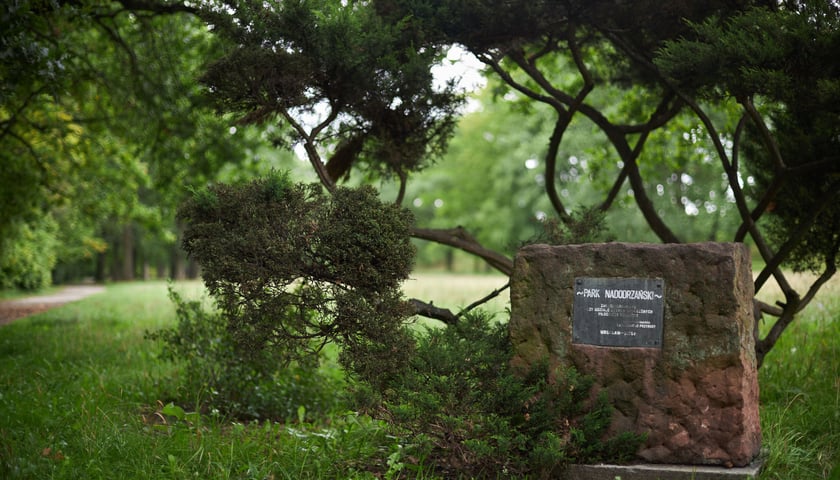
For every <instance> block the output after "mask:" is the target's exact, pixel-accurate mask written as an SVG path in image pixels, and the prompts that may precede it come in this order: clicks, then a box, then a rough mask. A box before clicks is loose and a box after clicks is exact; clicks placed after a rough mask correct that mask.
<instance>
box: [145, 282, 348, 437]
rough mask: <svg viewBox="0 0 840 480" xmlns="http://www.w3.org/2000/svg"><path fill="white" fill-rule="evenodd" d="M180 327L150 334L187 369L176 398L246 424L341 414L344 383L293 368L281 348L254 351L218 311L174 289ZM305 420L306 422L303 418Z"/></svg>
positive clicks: (311, 369) (309, 367)
mask: <svg viewBox="0 0 840 480" xmlns="http://www.w3.org/2000/svg"><path fill="white" fill-rule="evenodd" d="M169 297H170V299H171V300H172V302H173V303H174V304H175V309H176V310H175V314H176V317H177V320H178V321H177V325H176V326H175V327H173V328H169V329H164V330H159V331H156V332H153V333H151V334H149V336H148V337H149V338H150V339H152V340H155V341H159V342H161V344H162V345H163V357H162V358H165V359H167V360H170V361H173V362H175V364H176V365H179V366H182V367H183V376H182V377H181V378H182V380H181V384H180V385H179V386H178V391H177V392H176V393H175V395H176V398H179V399H184V400H191V399H192V398H193V396H195V400H194V404H193V405H195V406H198V407H201V408H202V410H203V411H205V412H209V411H217V412H221V413H223V414H224V415H227V416H232V417H234V418H242V419H274V420H289V419H293V418H295V417H296V415H297V414H298V413H297V412H298V410H299V409H301V408H303V409H305V411H306V412H308V414H309V415H310V416H312V417H313V418H325V417H326V416H327V415H328V414H330V413H332V412H333V411H334V410H336V409H340V402H341V397H340V395H336V390H340V389H341V388H342V382H341V381H340V380H339V379H336V378H331V377H328V376H327V374H326V372H322V371H319V370H318V369H317V368H316V367H314V366H313V365H308V364H293V365H289V364H288V362H287V361H286V359H285V358H284V356H283V352H282V351H279V350H277V349H270V348H265V349H259V350H257V351H253V350H251V349H249V348H247V346H245V345H243V344H242V343H241V342H239V341H237V340H236V336H235V335H236V332H234V331H232V330H231V329H230V328H229V325H228V323H227V321H226V319H225V318H224V317H223V316H222V315H220V314H219V313H218V312H211V311H208V310H207V309H206V308H205V306H204V305H202V303H201V302H199V301H195V300H185V299H184V298H183V297H182V296H181V295H180V294H178V292H176V291H175V290H174V289H173V288H172V287H170V289H169ZM301 420H302V419H301Z"/></svg>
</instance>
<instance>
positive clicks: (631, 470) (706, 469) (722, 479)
mask: <svg viewBox="0 0 840 480" xmlns="http://www.w3.org/2000/svg"><path fill="white" fill-rule="evenodd" d="M764 461H765V456H764V455H760V456H759V457H757V458H756V459H755V460H753V461H752V463H750V464H749V465H747V466H745V467H734V468H726V467H718V466H708V465H665V464H655V463H643V464H633V465H606V464H600V465H570V466H569V467H568V469H567V470H566V478H570V479H574V480H615V479H616V478H620V479H621V480H666V479H667V480H756V479H757V478H758V474H759V473H760V472H761V469H762V468H763V467H764Z"/></svg>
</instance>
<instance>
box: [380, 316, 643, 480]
mask: <svg viewBox="0 0 840 480" xmlns="http://www.w3.org/2000/svg"><path fill="white" fill-rule="evenodd" d="M512 353H513V352H512V346H511V344H510V341H509V338H508V333H507V325H505V324H500V323H494V322H491V320H490V319H489V318H488V317H487V316H486V315H485V314H483V313H481V312H479V313H474V314H473V313H471V314H468V315H466V316H465V317H464V318H463V319H462V321H461V322H459V323H458V324H457V325H456V326H453V327H448V328H442V329H432V330H429V331H428V332H427V334H425V335H422V336H418V337H417V350H416V353H415V355H414V356H413V357H412V359H411V362H410V364H409V367H408V368H407V369H405V370H404V371H403V374H402V376H401V377H400V379H399V381H398V382H395V383H394V384H392V385H390V388H388V389H387V390H386V391H384V392H383V393H382V397H381V400H382V403H381V406H380V408H381V410H380V411H379V413H380V414H383V415H385V416H386V417H387V418H388V419H389V421H390V422H391V423H392V424H393V425H395V426H396V427H398V428H399V429H401V431H402V432H403V433H404V434H405V435H408V436H411V437H412V438H414V439H415V440H418V441H419V442H418V443H416V444H415V445H417V447H416V448H417V449H418V452H414V456H415V457H417V458H426V459H427V460H426V462H427V463H431V464H433V465H434V466H435V467H436V468H437V469H438V470H439V471H440V473H442V474H444V475H445V476H448V475H465V476H467V477H475V478H482V477H490V478H498V477H507V476H517V475H522V474H530V475H536V476H537V477H540V478H542V477H548V476H551V475H552V474H554V473H556V472H557V470H558V469H559V468H560V467H562V466H563V465H566V464H567V463H569V462H597V461H602V460H610V461H621V460H627V459H628V458H630V457H632V455H633V454H634V453H635V451H636V449H637V448H638V447H639V445H640V442H641V441H642V438H640V437H639V436H637V435H632V434H622V435H619V436H618V437H615V438H609V439H605V438H603V435H604V433H605V432H606V429H607V427H608V426H609V423H610V418H611V413H612V407H611V406H610V405H609V403H608V402H607V399H606V398H605V397H603V396H602V397H599V398H598V399H597V401H596V402H594V404H591V403H592V402H590V398H589V397H590V392H591V387H592V383H593V382H592V379H591V378H589V377H585V376H581V375H580V374H578V373H577V372H576V371H575V370H569V371H567V372H556V375H555V376H554V377H555V378H556V381H549V377H550V376H549V369H548V367H547V366H546V365H538V366H536V367H535V368H533V369H531V370H530V371H527V372H518V371H515V370H514V369H513V368H512V367H511V363H510V361H511V358H512ZM590 404H591V405H590Z"/></svg>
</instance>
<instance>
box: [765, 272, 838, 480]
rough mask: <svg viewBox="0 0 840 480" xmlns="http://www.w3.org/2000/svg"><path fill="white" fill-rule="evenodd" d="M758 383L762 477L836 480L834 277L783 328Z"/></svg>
mask: <svg viewBox="0 0 840 480" xmlns="http://www.w3.org/2000/svg"><path fill="white" fill-rule="evenodd" d="M759 384H760V387H761V421H762V429H763V434H764V446H765V448H767V450H768V451H769V457H768V461H767V471H766V472H764V474H763V475H762V479H780V480H781V479H793V478H796V479H832V480H834V479H840V467H838V466H837V465H840V281H838V280H837V279H835V280H833V281H832V282H831V284H829V286H828V287H827V288H826V290H825V291H824V292H823V295H822V296H820V297H817V299H816V300H815V301H814V302H813V303H812V304H811V305H810V306H808V307H807V308H806V310H805V311H804V312H803V314H802V315H801V317H800V318H798V319H797V321H796V322H795V323H794V324H792V325H791V326H790V327H788V330H787V331H786V332H785V333H784V334H783V335H782V338H781V339H780V340H779V342H778V343H777V344H776V346H775V347H774V348H773V350H772V351H771V352H770V353H769V354H768V356H767V357H766V358H765V363H764V366H763V367H762V368H761V370H760V371H759Z"/></svg>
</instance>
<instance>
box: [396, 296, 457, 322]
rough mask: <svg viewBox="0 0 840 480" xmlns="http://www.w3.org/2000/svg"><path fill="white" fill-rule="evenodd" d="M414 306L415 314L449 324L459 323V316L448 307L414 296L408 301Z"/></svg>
mask: <svg viewBox="0 0 840 480" xmlns="http://www.w3.org/2000/svg"><path fill="white" fill-rule="evenodd" d="M408 302H409V303H410V304H411V306H412V307H414V314H415V315H420V316H421V317H426V318H431V319H434V320H440V321H441V322H443V323H445V324H447V325H455V324H457V323H458V316H457V315H455V314H454V313H452V311H451V310H449V309H448V308H440V307H436V306H434V305H432V304H431V303H426V302H424V301H422V300H418V299H416V298H412V299H410V300H409V301H408Z"/></svg>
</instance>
